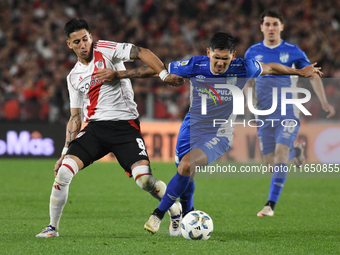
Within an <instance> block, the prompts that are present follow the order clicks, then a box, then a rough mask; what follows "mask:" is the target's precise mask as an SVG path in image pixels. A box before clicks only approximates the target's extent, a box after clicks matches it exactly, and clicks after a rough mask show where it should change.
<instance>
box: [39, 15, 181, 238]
mask: <svg viewBox="0 0 340 255" xmlns="http://www.w3.org/2000/svg"><path fill="white" fill-rule="evenodd" d="M64 32H65V34H66V35H67V37H68V39H67V45H68V47H69V48H70V49H72V50H73V51H74V52H75V54H76V55H77V57H78V62H77V63H76V64H75V66H74V68H73V69H72V70H71V72H70V73H69V75H68V76H67V86H68V90H69V96H70V112H71V116H70V120H69V122H68V126H67V132H66V142H65V147H64V149H63V150H62V153H61V157H60V159H59V160H58V161H57V162H56V164H55V168H54V171H55V180H54V184H53V187H52V193H51V197H50V224H49V226H48V227H47V228H45V229H44V230H43V231H42V232H41V233H39V234H38V235H36V236H37V237H56V236H59V232H58V231H59V221H60V217H61V214H62V210H63V208H64V206H65V204H66V201H67V197H68V190H69V185H70V183H71V180H72V178H73V177H74V175H76V174H77V173H78V171H79V170H81V169H83V168H85V167H87V166H88V165H89V164H91V163H93V162H94V161H96V160H98V159H100V158H101V157H103V156H105V155H106V154H108V153H110V152H113V153H114V154H115V156H116V158H117V160H118V162H119V163H120V165H121V166H122V167H123V169H124V170H125V172H126V173H127V175H128V176H129V177H133V178H134V180H135V182H136V183H137V185H138V186H140V187H141V188H142V189H143V190H145V191H147V192H149V193H150V194H151V195H152V196H153V197H155V198H156V199H157V200H159V201H160V200H161V199H162V197H163V195H164V192H165V190H166V185H165V183H164V182H162V181H161V180H157V179H155V178H154V177H153V176H152V173H151V169H150V162H149V158H148V154H147V151H146V148H145V145H144V140H143V137H142V135H141V130H140V125H139V120H138V116H139V114H138V112H137V105H136V103H135V102H134V100H133V97H134V93H133V90H132V86H131V82H130V80H129V79H121V80H114V81H109V80H105V79H102V80H101V79H99V78H97V77H96V75H97V74H98V72H97V71H98V70H102V73H101V75H105V74H109V73H110V72H114V71H117V70H125V67H124V63H123V62H124V61H133V60H134V59H141V60H142V61H143V62H144V63H145V64H146V65H148V66H150V67H151V68H152V69H154V70H157V73H158V74H159V77H160V78H161V79H162V80H163V81H165V82H166V83H168V84H170V85H174V86H178V85H182V84H183V78H181V77H179V76H177V75H174V74H171V75H170V74H169V72H168V71H167V70H166V68H165V67H164V64H163V63H162V61H161V60H160V59H159V58H158V57H157V56H156V55H154V54H153V53H152V52H151V51H150V50H148V49H145V48H141V47H138V46H135V45H133V44H129V43H116V42H111V41H101V40H99V41H97V42H95V43H93V41H92V35H91V33H90V32H89V27H88V24H87V22H86V21H85V20H82V19H71V20H70V21H69V22H67V23H66V25H65V27H64ZM99 76H100V75H99ZM82 115H83V120H84V121H85V122H88V125H87V126H86V127H85V128H84V129H83V130H81V131H80V129H81V123H82V119H81V117H82ZM127 152H128V153H127ZM169 213H170V215H171V218H172V220H171V223H170V235H181V232H180V227H179V220H178V219H179V216H180V214H181V208H180V204H179V203H177V204H174V206H173V207H172V208H171V209H170V210H169Z"/></svg>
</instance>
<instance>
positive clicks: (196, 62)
mask: <svg viewBox="0 0 340 255" xmlns="http://www.w3.org/2000/svg"><path fill="white" fill-rule="evenodd" d="M207 61H209V58H208V57H207V56H193V57H191V58H189V59H184V60H180V61H175V62H173V65H174V67H194V66H207Z"/></svg>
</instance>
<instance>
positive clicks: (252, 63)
mask: <svg viewBox="0 0 340 255" xmlns="http://www.w3.org/2000/svg"><path fill="white" fill-rule="evenodd" d="M244 61H245V67H246V73H247V74H246V75H247V78H249V79H251V78H255V77H258V76H260V75H261V73H262V66H261V64H260V62H259V61H257V60H253V59H244Z"/></svg>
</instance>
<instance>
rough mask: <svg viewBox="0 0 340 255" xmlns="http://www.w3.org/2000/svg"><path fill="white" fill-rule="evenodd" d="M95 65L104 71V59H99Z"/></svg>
mask: <svg viewBox="0 0 340 255" xmlns="http://www.w3.org/2000/svg"><path fill="white" fill-rule="evenodd" d="M94 65H95V66H96V67H97V68H98V69H103V68H104V60H103V59H99V60H98V61H97V62H96V63H94Z"/></svg>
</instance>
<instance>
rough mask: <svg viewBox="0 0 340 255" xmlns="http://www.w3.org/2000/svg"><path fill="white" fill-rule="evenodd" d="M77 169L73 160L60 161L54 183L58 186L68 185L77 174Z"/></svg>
mask: <svg viewBox="0 0 340 255" xmlns="http://www.w3.org/2000/svg"><path fill="white" fill-rule="evenodd" d="M78 169H79V168H78V165H77V163H76V162H75V161H74V160H73V159H70V158H66V159H64V160H63V161H62V164H61V167H60V168H59V170H58V174H57V176H56V178H55V182H56V183H58V184H60V185H67V184H70V182H71V180H72V178H73V176H74V175H75V174H76V173H78Z"/></svg>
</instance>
